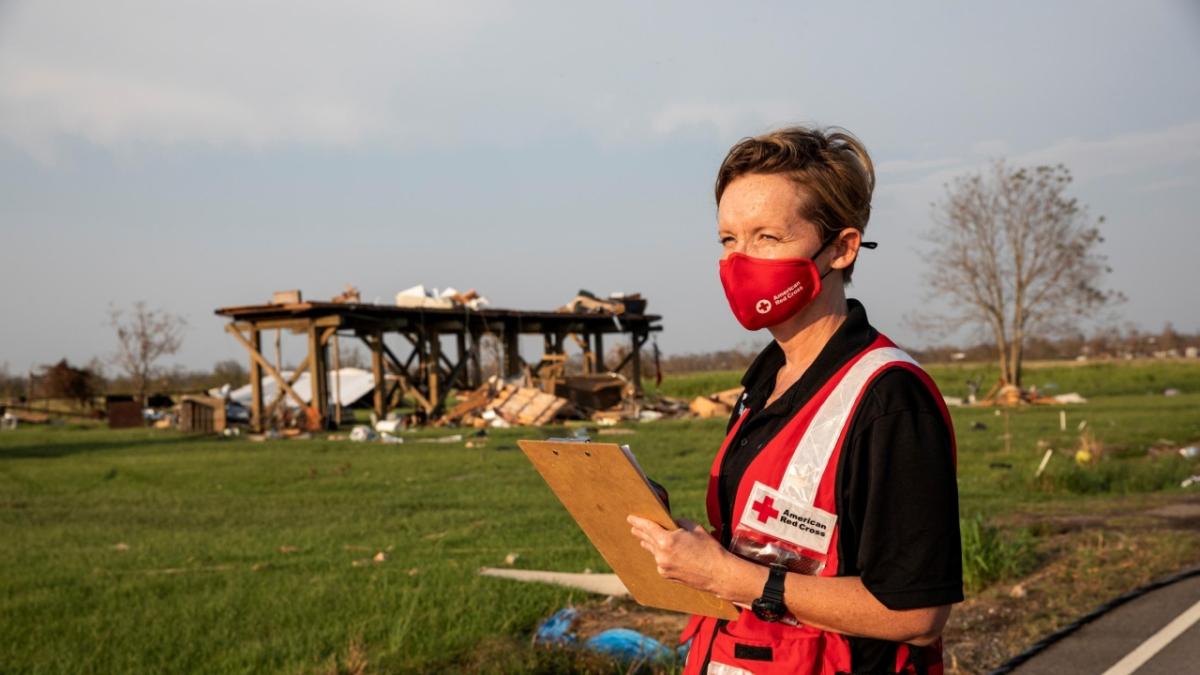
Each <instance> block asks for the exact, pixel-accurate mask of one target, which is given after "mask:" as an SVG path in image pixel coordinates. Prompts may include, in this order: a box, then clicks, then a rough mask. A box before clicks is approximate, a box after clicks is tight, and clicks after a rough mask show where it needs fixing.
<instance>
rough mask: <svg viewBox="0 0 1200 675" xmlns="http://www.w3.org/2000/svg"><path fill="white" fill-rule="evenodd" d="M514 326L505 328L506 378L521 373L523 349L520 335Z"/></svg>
mask: <svg viewBox="0 0 1200 675" xmlns="http://www.w3.org/2000/svg"><path fill="white" fill-rule="evenodd" d="M513 328H514V327H513V326H512V325H506V326H505V327H504V376H505V377H512V376H513V375H518V374H520V372H521V349H520V343H519V342H518V341H517V338H519V337H520V333H518V332H517V331H516V330H514V329H513Z"/></svg>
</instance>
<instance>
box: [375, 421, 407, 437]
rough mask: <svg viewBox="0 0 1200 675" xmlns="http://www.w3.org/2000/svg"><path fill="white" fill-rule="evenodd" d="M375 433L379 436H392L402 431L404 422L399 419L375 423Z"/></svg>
mask: <svg viewBox="0 0 1200 675" xmlns="http://www.w3.org/2000/svg"><path fill="white" fill-rule="evenodd" d="M375 431H378V432H379V433H381V434H394V433H397V432H399V431H404V421H403V420H401V419H387V420H379V421H378V422H376V423H375Z"/></svg>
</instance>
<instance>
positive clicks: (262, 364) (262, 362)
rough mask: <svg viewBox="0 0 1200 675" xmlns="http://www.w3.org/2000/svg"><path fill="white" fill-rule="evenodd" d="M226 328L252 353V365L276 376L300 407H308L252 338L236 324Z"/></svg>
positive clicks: (281, 385) (259, 341)
mask: <svg viewBox="0 0 1200 675" xmlns="http://www.w3.org/2000/svg"><path fill="white" fill-rule="evenodd" d="M225 330H226V332H228V333H229V334H230V335H232V336H233V337H235V338H237V341H238V342H240V343H242V346H243V347H245V348H246V351H248V352H249V353H250V360H251V362H252V365H257V366H258V367H259V368H261V369H262V370H263V371H265V372H266V373H267V374H268V375H270V376H271V377H273V378H275V381H276V382H278V383H279V386H280V387H282V388H283V390H284V391H286V392H287V394H288V396H291V397H292V399H293V400H294V401H296V403H297V404H298V405H299V406H300V407H302V408H307V407H308V404H307V403H305V402H304V399H302V398H300V395H299V394H297V393H296V390H295V389H292V386H291V385H290V384H288V383H287V381H286V380H284V379H283V376H282V375H280V374H279V371H278V370H275V367H274V366H272V365H271V364H270V363H268V362H267V360H266V359H265V358H263V355H262V354H260V353H259V350H258V349H256V348H255V346H254V344H252V343H251V342H250V340H247V339H246V336H245V335H242V332H241V331H240V330H238V329H237V327H236V326H235V325H233V324H229V325H227V326H225ZM255 342H258V343H259V344H260V346H261V340H258V339H256V340H255ZM252 381H257V380H252Z"/></svg>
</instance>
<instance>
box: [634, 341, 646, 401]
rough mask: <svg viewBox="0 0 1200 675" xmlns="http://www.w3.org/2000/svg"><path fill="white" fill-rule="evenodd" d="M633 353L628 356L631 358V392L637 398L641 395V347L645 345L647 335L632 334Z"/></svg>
mask: <svg viewBox="0 0 1200 675" xmlns="http://www.w3.org/2000/svg"><path fill="white" fill-rule="evenodd" d="M632 338H633V339H632V342H633V352H631V353H630V356H632V357H633V391H634V394H635V395H637V396H641V395H642V345H644V344H646V340H648V339H649V336H648V335H645V334H642V333H634V334H633V336H632Z"/></svg>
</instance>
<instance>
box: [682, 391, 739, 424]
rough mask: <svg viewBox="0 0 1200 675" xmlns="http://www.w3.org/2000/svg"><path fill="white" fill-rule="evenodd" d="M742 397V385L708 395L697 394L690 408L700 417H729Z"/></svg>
mask: <svg viewBox="0 0 1200 675" xmlns="http://www.w3.org/2000/svg"><path fill="white" fill-rule="evenodd" d="M741 397H742V388H741V387H737V388H734V389H726V390H724V391H718V392H716V393H715V394H709V395H708V396H697V397H696V398H694V399H692V402H691V404H689V405H688V409H689V410H691V411H692V412H693V413H695V414H696V415H698V416H700V417H728V416H729V415H730V414H731V413H732V412H733V408H734V406H736V405H737V402H738V399H740V398H741Z"/></svg>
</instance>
